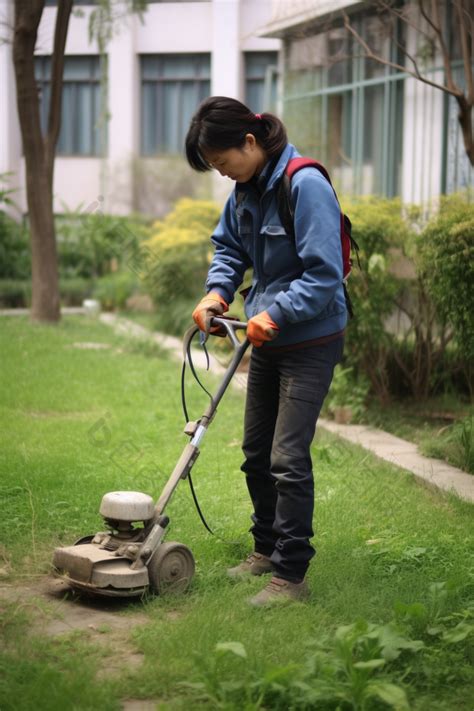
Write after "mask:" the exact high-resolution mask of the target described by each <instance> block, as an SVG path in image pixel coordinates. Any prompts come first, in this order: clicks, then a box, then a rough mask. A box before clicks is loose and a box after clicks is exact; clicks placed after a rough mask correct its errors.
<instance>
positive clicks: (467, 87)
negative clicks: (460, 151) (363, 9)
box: [342, 0, 474, 166]
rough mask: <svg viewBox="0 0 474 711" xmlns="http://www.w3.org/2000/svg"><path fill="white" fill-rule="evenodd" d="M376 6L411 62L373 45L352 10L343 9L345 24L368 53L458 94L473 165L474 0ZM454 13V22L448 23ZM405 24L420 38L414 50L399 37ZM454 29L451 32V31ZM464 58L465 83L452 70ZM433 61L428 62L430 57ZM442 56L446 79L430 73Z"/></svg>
mask: <svg viewBox="0 0 474 711" xmlns="http://www.w3.org/2000/svg"><path fill="white" fill-rule="evenodd" d="M372 6H373V7H374V8H375V9H376V10H377V12H378V17H379V22H380V28H379V30H380V32H383V33H384V35H388V36H389V37H390V39H391V41H392V42H395V44H396V46H397V47H398V49H399V51H400V52H401V55H402V56H403V57H404V58H405V59H406V60H407V63H406V64H402V63H401V62H397V61H392V60H390V59H388V58H387V57H383V56H382V55H381V54H380V52H379V51H377V50H374V48H373V46H371V43H370V41H369V40H367V39H366V38H364V37H362V36H361V35H360V33H359V32H358V31H357V29H356V27H355V26H354V23H353V22H352V19H351V17H350V15H349V14H348V13H347V12H346V11H344V10H343V11H342V16H343V19H344V26H345V28H346V30H347V31H348V33H349V34H350V35H351V36H352V37H353V38H354V39H355V41H356V42H357V43H358V45H359V46H360V47H361V48H362V50H363V53H364V54H363V56H364V57H366V58H367V59H372V60H374V61H376V62H379V63H380V64H384V65H386V66H389V67H393V68H394V69H398V70H399V71H402V72H404V73H406V74H409V75H410V76H412V77H414V78H415V79H418V80H419V81H421V82H423V83H425V84H428V85H429V86H432V87H434V88H435V89H439V90H440V91H443V92H445V93H446V94H449V95H450V96H453V97H454V98H455V99H456V102H457V104H458V110H459V111H458V121H459V125H460V127H461V131H462V136H463V141H464V147H465V150H466V155H467V156H468V158H469V161H470V163H471V165H473V166H474V135H473V106H474V64H473V63H474V4H473V2H472V0H450V1H449V2H446V0H417V1H416V2H404V3H400V2H399V1H396V0H388V1H387V0H377V2H374V3H372ZM448 13H449V20H450V22H449V25H448ZM397 23H401V24H402V25H404V26H405V28H407V29H411V31H412V32H414V33H415V35H416V37H417V43H416V44H417V47H416V50H415V51H411V50H409V49H408V47H407V46H406V45H405V44H402V43H401V42H400V41H399V40H398V39H397V32H396V26H397ZM450 30H451V34H450ZM456 51H459V54H460V57H461V60H462V77H463V80H462V82H460V81H456V80H455V78H454V72H453V60H454V59H455V53H456ZM426 60H429V61H426ZM437 60H439V61H440V62H441V64H442V66H443V68H444V81H443V82H439V81H435V80H434V79H433V78H430V72H429V70H430V69H432V68H433V61H437Z"/></svg>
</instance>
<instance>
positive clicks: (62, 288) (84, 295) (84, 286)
mask: <svg viewBox="0 0 474 711" xmlns="http://www.w3.org/2000/svg"><path fill="white" fill-rule="evenodd" d="M91 294H92V281H91V280H90V279H82V278H81V277H75V278H73V279H60V280H59V297H60V299H61V306H82V302H83V301H84V299H88V298H89V297H90V296H91Z"/></svg>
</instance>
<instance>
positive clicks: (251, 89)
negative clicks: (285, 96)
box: [244, 52, 278, 113]
mask: <svg viewBox="0 0 474 711" xmlns="http://www.w3.org/2000/svg"><path fill="white" fill-rule="evenodd" d="M244 57H245V103H246V104H247V106H248V107H249V108H250V109H252V111H254V112H257V113H261V112H263V111H275V105H276V96H277V63H278V53H277V52H246V53H245V55H244Z"/></svg>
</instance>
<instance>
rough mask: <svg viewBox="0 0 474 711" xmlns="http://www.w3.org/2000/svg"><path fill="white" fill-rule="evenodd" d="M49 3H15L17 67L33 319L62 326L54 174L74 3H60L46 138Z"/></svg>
mask: <svg viewBox="0 0 474 711" xmlns="http://www.w3.org/2000/svg"><path fill="white" fill-rule="evenodd" d="M44 4H45V0H15V25H14V37H13V64H14V68H15V78H16V87H17V107H18V117H19V120H20V128H21V136H22V140H23V152H24V156H25V171H26V196H27V202H28V214H29V220H30V235H31V237H30V239H31V264H32V274H31V280H32V304H31V317H32V319H33V320H34V321H46V322H56V321H58V320H59V318H60V304H59V277H58V260H57V251H56V234H55V228H54V215H53V173H54V154H55V149H56V142H57V137H58V133H59V126H60V116H61V92H62V70H63V65H64V48H65V44H66V36H67V30H68V23H69V17H70V14H71V8H72V0H64V2H61V3H59V5H58V11H57V18H56V29H55V41H54V55H53V58H52V85H51V90H52V91H51V93H52V96H53V100H52V102H51V107H50V116H49V125H48V133H47V135H46V137H45V138H43V135H42V132H41V122H40V111H39V97H38V87H37V84H36V79H35V45H36V38H37V33H38V26H39V23H40V20H41V16H42V14H43V10H44Z"/></svg>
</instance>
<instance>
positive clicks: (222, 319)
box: [211, 316, 247, 349]
mask: <svg viewBox="0 0 474 711" xmlns="http://www.w3.org/2000/svg"><path fill="white" fill-rule="evenodd" d="M211 326H221V327H222V328H224V329H225V330H226V332H227V335H228V336H229V338H230V340H231V341H232V345H233V346H234V349H236V348H239V347H240V346H241V345H242V344H241V342H240V341H239V339H238V338H237V336H236V335H235V332H236V331H238V330H239V329H241V330H246V328H247V324H246V323H245V322H244V321H238V320H237V319H233V318H228V317H226V316H214V317H213V318H212V319H211Z"/></svg>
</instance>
